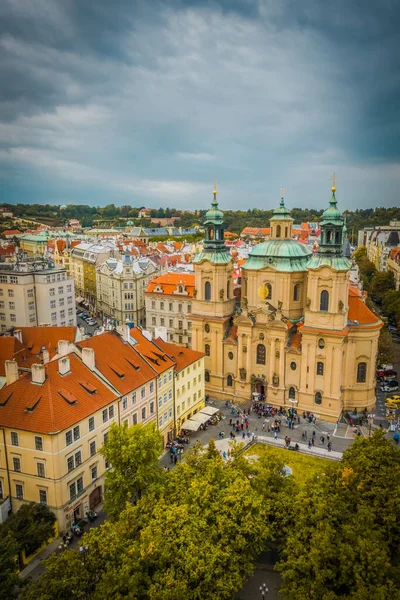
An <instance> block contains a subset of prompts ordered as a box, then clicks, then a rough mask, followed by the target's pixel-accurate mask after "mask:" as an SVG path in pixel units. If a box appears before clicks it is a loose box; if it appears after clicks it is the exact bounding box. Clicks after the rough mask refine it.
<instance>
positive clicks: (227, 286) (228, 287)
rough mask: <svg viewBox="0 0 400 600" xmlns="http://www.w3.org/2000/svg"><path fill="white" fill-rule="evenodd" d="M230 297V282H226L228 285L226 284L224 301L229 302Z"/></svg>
mask: <svg viewBox="0 0 400 600" xmlns="http://www.w3.org/2000/svg"><path fill="white" fill-rule="evenodd" d="M230 295H231V282H230V281H228V283H227V284H226V299H227V300H229V298H230Z"/></svg>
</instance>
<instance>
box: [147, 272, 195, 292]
mask: <svg viewBox="0 0 400 600" xmlns="http://www.w3.org/2000/svg"><path fill="white" fill-rule="evenodd" d="M194 281H195V280H194V273H172V272H170V273H165V275H161V276H160V277H157V278H156V279H153V280H152V281H150V283H149V285H148V287H147V290H146V293H151V292H154V291H155V289H156V287H157V286H160V288H161V289H162V290H163V292H164V294H169V295H171V294H173V295H174V296H179V294H174V292H176V291H177V287H178V285H179V284H182V285H183V286H184V288H185V289H186V291H187V292H188V294H189V297H193V292H194ZM156 293H157V292H156ZM160 293H161V292H160ZM182 295H184V296H185V297H188V296H187V295H186V294H182Z"/></svg>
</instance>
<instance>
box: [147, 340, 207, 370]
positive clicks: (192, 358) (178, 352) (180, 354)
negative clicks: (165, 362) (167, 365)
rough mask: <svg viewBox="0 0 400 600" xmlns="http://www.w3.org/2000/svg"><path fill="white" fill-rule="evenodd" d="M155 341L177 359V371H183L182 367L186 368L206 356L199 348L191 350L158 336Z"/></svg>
mask: <svg viewBox="0 0 400 600" xmlns="http://www.w3.org/2000/svg"><path fill="white" fill-rule="evenodd" d="M155 343H156V344H157V346H158V347H159V348H161V350H164V352H166V353H167V354H168V356H170V357H171V358H172V359H173V360H174V361H175V363H176V370H177V371H182V369H185V368H186V367H188V366H189V365H191V364H192V363H194V362H196V361H197V360H200V359H201V358H203V356H205V354H203V352H197V350H191V349H190V348H181V347H180V346H176V345H175V344H169V343H168V342H164V340H162V339H161V338H157V339H156V340H155Z"/></svg>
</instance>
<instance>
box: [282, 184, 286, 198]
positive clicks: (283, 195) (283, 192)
mask: <svg viewBox="0 0 400 600" xmlns="http://www.w3.org/2000/svg"><path fill="white" fill-rule="evenodd" d="M285 192H286V190H285V188H284V187H283V185H282V186H281V198H282V199H283V198H284V197H285Z"/></svg>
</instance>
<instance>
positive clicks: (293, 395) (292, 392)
mask: <svg viewBox="0 0 400 600" xmlns="http://www.w3.org/2000/svg"><path fill="white" fill-rule="evenodd" d="M295 398H296V390H295V389H294V387H290V388H289V399H290V400H294V399H295Z"/></svg>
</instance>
